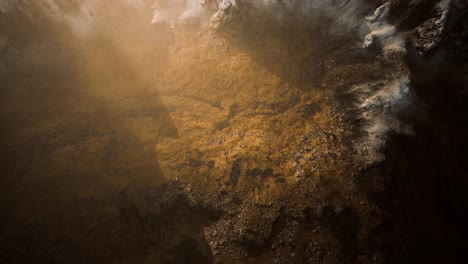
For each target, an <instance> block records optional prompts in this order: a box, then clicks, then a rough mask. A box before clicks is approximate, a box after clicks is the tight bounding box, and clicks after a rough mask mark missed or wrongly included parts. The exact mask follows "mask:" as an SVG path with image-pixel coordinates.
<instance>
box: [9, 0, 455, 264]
mask: <svg viewBox="0 0 468 264" xmlns="http://www.w3.org/2000/svg"><path fill="white" fill-rule="evenodd" d="M0 1H1V0H0ZM52 2H54V1H52ZM52 2H51V3H52ZM130 2H131V3H132V5H130V4H129V5H128V6H125V5H123V4H118V5H117V4H115V6H118V7H115V6H114V7H111V6H113V5H112V3H110V2H109V3H108V2H106V1H102V3H101V2H99V3H98V2H95V3H94V2H89V3H88V2H87V1H84V2H83V3H87V4H88V6H86V5H85V4H83V5H81V6H80V4H79V3H78V2H76V3H75V2H73V3H74V4H70V6H69V5H66V4H58V3H59V2H57V7H56V8H57V10H62V11H61V12H64V15H60V16H59V15H56V14H55V13H53V12H52V11H50V10H49V11H47V12H45V11H44V10H43V9H41V8H43V7H44V5H45V4H43V5H41V4H39V2H38V3H35V2H31V3H32V4H29V5H30V6H28V4H24V5H25V6H27V7H28V8H31V10H34V12H33V11H31V12H30V13H28V12H25V11H24V10H29V9H24V10H23V9H18V10H20V11H18V10H16V9H13V10H16V11H10V12H9V13H8V12H6V11H4V9H5V10H6V6H7V5H5V7H2V5H0V11H1V13H0V15H1V16H0V52H2V53H1V56H2V58H1V61H0V62H1V65H0V66H1V67H0V81H1V87H0V123H1V137H0V164H1V171H2V176H1V178H0V199H1V203H0V212H1V214H2V216H3V217H2V219H1V222H0V223H1V225H0V228H1V229H0V234H1V235H0V258H1V259H2V261H5V263H327V264H331V263H386V262H391V263H400V262H398V261H396V262H393V261H392V260H396V259H398V257H396V254H395V253H394V252H400V251H398V250H400V249H398V250H397V249H396V247H394V246H393V245H392V243H394V244H398V243H401V244H404V242H402V241H405V235H406V234H407V232H408V230H411V228H413V225H410V224H408V222H406V220H399V219H398V216H395V214H396V212H397V213H398V214H399V215H404V214H406V213H405V211H404V210H406V209H401V210H400V209H398V208H400V207H398V206H397V205H401V204H404V203H405V202H406V200H411V199H409V198H408V197H407V196H405V195H409V197H412V196H411V195H412V194H411V193H413V191H412V190H413V189H411V188H408V189H407V190H406V189H404V188H405V187H400V186H401V182H406V180H405V179H404V177H403V176H401V177H396V178H395V181H394V182H392V181H391V179H390V176H389V175H394V174H398V175H404V172H407V173H410V172H412V171H418V168H422V167H424V166H425V165H424V164H425V163H423V162H422V161H421V160H424V159H423V158H419V156H418V155H419V154H418V155H412V154H408V155H407V156H405V157H407V159H408V161H400V160H399V158H398V157H399V155H400V154H401V153H405V152H406V151H408V153H413V152H409V151H414V153H420V152H418V151H419V146H420V145H425V144H423V143H414V144H415V145H413V143H408V144H406V143H405V141H404V140H406V138H410V137H411V136H414V135H415V134H417V131H420V129H421V128H419V127H418V126H415V129H413V127H412V126H411V125H410V124H412V123H411V122H412V120H413V119H417V118H414V117H413V116H415V115H417V116H418V118H420V119H423V117H424V118H427V117H426V116H427V115H428V114H427V113H423V111H422V110H421V112H418V111H419V110H414V109H415V108H417V107H419V105H420V104H421V105H424V104H423V103H420V100H422V99H420V98H419V97H417V96H415V95H414V92H413V90H412V89H410V88H408V87H410V85H409V83H410V82H411V81H414V79H415V77H410V70H411V69H410V68H411V67H413V66H412V65H411V64H409V65H408V64H407V60H408V59H407V57H405V56H406V55H405V54H404V53H403V52H402V51H400V49H402V48H401V47H400V46H398V47H396V46H397V44H398V45H403V44H402V43H404V42H403V41H400V39H397V37H393V36H392V38H395V39H396V40H393V39H392V40H391V41H392V42H391V43H390V44H387V43H386V42H385V41H387V39H383V38H382V39H383V40H382V43H378V45H382V47H381V48H380V46H378V45H377V44H375V45H374V46H372V45H371V44H369V48H363V46H362V43H361V42H362V40H361V39H359V38H361V35H362V36H366V34H369V35H367V36H366V38H367V39H366V40H365V41H368V40H369V38H370V40H371V41H374V40H373V39H374V38H375V39H377V38H378V37H379V36H377V35H376V36H374V35H372V32H371V33H369V32H365V34H363V32H361V31H363V29H362V28H363V26H359V27H358V26H356V27H354V28H352V27H351V25H347V24H346V23H343V22H340V23H341V24H340V23H335V21H334V20H333V19H334V18H333V16H331V15H330V14H329V13H327V12H328V11H327V9H324V10H325V11H323V10H322V9H319V11H317V12H318V14H320V20H318V19H317V18H314V19H312V20H310V18H306V17H305V15H304V17H301V15H298V14H295V13H294V12H295V11H294V9H293V8H291V9H290V10H289V11H288V12H290V13H288V12H285V13H280V14H281V16H278V17H277V16H276V15H272V13H269V12H270V11H271V10H269V11H268V12H267V11H261V10H260V9H259V8H257V9H255V8H254V7H255V5H254V4H252V5H250V4H249V3H248V2H247V3H243V2H242V1H239V7H238V8H239V10H242V9H241V8H247V7H249V8H251V11H250V13H249V12H246V13H245V15H244V16H241V15H239V17H237V18H235V19H233V20H232V21H231V20H229V21H228V22H229V23H228V22H225V23H226V25H224V24H222V26H220V27H219V28H218V27H213V25H212V23H213V20H214V19H213V18H212V17H216V15H218V14H220V13H219V12H220V11H219V10H221V11H222V9H216V8H214V9H213V10H211V9H207V10H209V11H206V10H205V9H200V8H201V7H198V5H197V6H196V7H197V8H195V9H193V10H195V11H196V12H199V13H196V15H193V14H192V13H189V11H191V10H188V11H186V12H185V13H183V14H182V15H179V14H178V13H177V15H178V16H179V17H177V19H172V20H171V19H167V18H165V19H166V20H164V19H163V18H161V17H163V15H165V16H169V15H168V14H170V15H171V16H175V15H174V14H175V12H176V11H174V10H176V8H175V7H177V8H179V6H178V5H176V4H173V6H172V5H171V3H168V2H167V1H156V2H155V3H156V4H153V5H151V8H149V7H148V6H145V8H137V7H135V6H137V4H135V3H136V2H138V1H129V3H130ZM134 2H135V3H134ZM192 2H193V1H187V2H186V3H187V6H189V4H188V3H192ZM234 2H235V1H234ZM279 2H281V1H279ZM362 2H364V1H362ZM5 3H6V2H5ZM25 3H26V2H25ZM47 3H49V2H47ZM54 3H55V2H54ZM90 3H94V4H90ZM119 3H120V2H119ZM145 3H146V2H145ZM184 3H185V2H184ZM281 3H282V2H281ZM133 4H135V6H133ZM197 4H198V2H197ZM212 4H214V3H212ZM241 4H243V5H241ZM282 4H283V5H285V4H284V3H282ZM347 4H348V2H347V3H346V4H344V5H343V6H342V7H339V8H345V6H346V5H347ZM119 5H120V6H119ZM142 5H143V4H142ZM179 5H180V6H183V5H182V4H180V3H179ZM45 6H47V5H45ZM83 6H85V7H89V6H93V8H94V9H92V11H89V10H88V9H85V8H84V7H83ZM364 6H365V8H364V9H363V10H364V11H365V12H368V13H371V10H374V9H375V8H376V7H378V5H377V4H375V3H374V4H366V5H364ZM169 7H172V9H170V8H169ZM214 7H216V6H214ZM383 7H385V5H383ZM22 8H25V7H24V6H22ZM80 8H81V9H80ZM158 8H160V9H161V10H163V11H164V12H165V13H164V12H163V11H161V13H160V14H158V13H155V11H154V10H158ZM276 8H277V9H272V10H273V11H274V12H278V13H279V11H278V10H280V9H279V8H278V7H276ZM334 8H335V7H334ZM352 8H354V7H351V9H350V10H351V11H346V12H347V13H344V14H343V16H342V17H345V15H346V16H350V15H349V13H350V12H358V11H356V10H358V9H356V10H355V9H352ZM166 9H167V10H169V11H167V10H166ZM21 10H22V11H21ZM51 10H55V11H54V12H59V11H57V10H56V9H53V8H52V9H51ZM193 10H192V11H191V12H195V11H193ZM200 10H202V11H200ZM333 10H335V9H333ZM336 10H341V9H338V8H336ZM346 10H347V9H346ZM229 11H230V12H234V11H232V10H229ZM364 11H359V12H362V13H364ZM35 12H37V14H36V13H35ZM41 12H43V13H41ZM48 12H49V13H48ZM50 12H52V14H53V15H56V16H57V17H59V18H60V19H59V20H58V21H59V22H56V21H53V20H51V19H50V16H52V15H51V14H50ZM171 12H172V13H171ZM206 12H208V13H206ZM215 12H217V13H215ZM226 12H227V11H226ZM239 12H240V11H239ZM281 12H283V11H281ZM314 12H315V11H314ZM334 12H335V11H334ZM336 12H338V11H336ZM340 12H341V11H340ZM377 12H378V11H376V14H375V16H376V17H377V16H378V13H377ZM38 14H42V15H38ZM77 14H79V15H80V16H78V15H77ZM83 14H84V15H83ZM213 14H214V15H213ZM229 14H231V13H229ZM233 14H236V13H233ZM273 14H274V13H273ZM224 15H226V14H224ZM83 17H85V18H87V17H91V18H92V19H91V20H89V21H92V24H89V23H91V22H89V21H88V20H80V19H82V18H83ZM32 18H34V19H32ZM171 18H172V17H171ZM210 19H211V20H210ZM343 19H344V18H343ZM318 21H320V23H317V22H318ZM350 21H351V20H350ZM352 21H354V20H352ZM363 21H364V20H363ZM366 21H368V22H366V23H368V24H367V25H369V28H370V30H374V29H373V28H372V27H373V24H372V23H373V22H372V19H369V18H368V19H367V20H366ZM369 21H370V22H369ZM210 23H211V24H210ZM363 25H366V24H364V23H363ZM391 29H392V30H393V28H391ZM376 34H377V33H376ZM369 36H370V37H369ZM3 39H5V40H3ZM362 39H364V38H362ZM2 41H4V42H5V43H6V44H3V42H2ZM376 42H377V41H376ZM356 43H359V45H358V44H356ZM395 43H396V44H395ZM2 45H4V46H2ZM365 45H367V44H365ZM415 83H417V84H418V85H419V84H420V83H422V82H415ZM418 109H419V108H418ZM424 111H426V110H424ZM402 113H403V114H402ZM414 113H416V114H414ZM397 119H398V120H397ZM400 119H401V120H400ZM417 120H418V119H417ZM438 122H442V121H438ZM422 123H424V122H422ZM437 126H438V124H437ZM434 133H435V134H436V133H439V132H434ZM441 133H442V132H441ZM397 134H398V135H399V134H403V135H404V136H399V137H401V138H403V139H400V138H399V137H396V136H394V135H397ZM394 137H395V138H394ZM434 137H436V136H434ZM425 140H426V139H425ZM427 140H429V139H427ZM430 140H433V139H432V138H430ZM387 142H390V143H392V142H396V143H395V144H394V145H397V144H398V146H399V144H401V145H402V146H405V145H406V146H408V150H402V149H399V148H397V147H392V148H389V149H388V150H387V148H386V144H387ZM416 142H418V141H417V140H416ZM421 142H425V141H423V140H421ZM418 144H420V145H418ZM441 144H442V143H441ZM447 144H448V143H447ZM394 145H393V146H394ZM443 146H445V145H443ZM402 148H403V149H404V147H402ZM440 148H441V149H443V148H444V147H440ZM431 151H432V150H431ZM434 152H436V151H435V150H434ZM421 153H422V152H421ZM425 153H432V152H430V151H427V152H425ZM401 155H403V154H401ZM421 155H422V154H421ZM424 155H432V154H424ZM413 156H414V157H415V160H416V161H414V162H413V163H415V164H418V166H419V167H415V168H412V167H411V164H412V161H411V160H410V159H409V158H408V157H413ZM430 157H433V156H430ZM434 157H435V156H434ZM402 159H403V158H402ZM431 159H432V158H431ZM433 159H434V160H436V158H433ZM385 160H386V161H385ZM383 161H385V162H387V163H381V162H383ZM456 168H458V167H456ZM454 170H455V169H454ZM427 171H429V169H428V170H427ZM392 173H394V174H392ZM418 173H420V174H421V175H424V174H425V173H426V170H420V172H418ZM420 174H417V175H420ZM422 177H423V176H422ZM418 179H420V178H418ZM415 181H417V180H415ZM395 186H396V187H395ZM404 186H406V185H404ZM410 186H413V185H410ZM415 186H419V185H417V184H415ZM424 186H426V185H424ZM426 187H427V186H426ZM426 187H424V188H426ZM418 188H419V187H418ZM427 188H430V187H427ZM398 192H401V193H404V195H403V194H402V196H401V197H404V198H401V199H400V198H398V199H394V200H392V199H393V198H392V197H394V196H392V195H395V193H398ZM428 196H429V195H428ZM389 197H390V198H389ZM415 197H417V198H415V199H414V200H417V199H422V200H424V199H425V197H426V196H424V195H422V196H415ZM421 197H422V198H421ZM407 198H408V199H407ZM392 201H393V202H392ZM412 203H415V204H417V206H419V203H416V202H412ZM412 203H411V204H412ZM389 204H390V205H389ZM394 204H396V205H394ZM417 206H416V205H415V206H414V207H415V208H419V207H417ZM395 208H397V209H395ZM402 208H403V207H402ZM409 208H410V207H409ZM408 210H410V209H408ZM416 211H417V210H415V212H416ZM433 212H435V211H432V210H431V211H429V213H428V214H433V215H437V214H436V213H433ZM415 214H417V213H415ZM415 218H417V219H425V216H419V215H417V216H415ZM402 219H406V218H402ZM432 219H433V220H431V221H429V222H431V224H432V223H435V224H434V225H437V224H439V222H443V220H442V219H440V218H438V217H434V218H432ZM394 223H398V224H394ZM400 227H401V229H402V230H403V231H400V230H399V229H398V228H400ZM444 228H445V229H444ZM395 230H396V231H395ZM392 232H393V234H396V235H394V236H392V237H391V234H392ZM400 232H401V233H400ZM418 232H419V233H421V232H424V231H422V229H421V230H419V231H418ZM419 233H418V234H419ZM434 233H435V234H434V235H433V237H431V239H438V238H440V237H444V236H445V235H444V234H450V235H452V236H453V237H454V238H453V240H451V241H457V240H456V239H458V238H457V237H458V235H457V234H456V232H454V231H452V230H451V229H450V228H449V227H448V226H445V225H444V226H443V227H441V231H440V234H439V233H437V232H434ZM447 236H448V235H447ZM408 237H411V236H408ZM429 241H430V240H429ZM454 243H455V242H453V243H452V242H447V243H446V245H445V247H443V249H442V250H443V252H448V253H447V254H449V253H453V252H455V251H456V250H455V249H453V248H452V246H453V244H454ZM405 245H406V244H405ZM408 247H409V248H412V247H413V244H408ZM415 248H417V247H415ZM418 250H419V248H418ZM402 252H404V250H402ZM415 252H418V251H415ZM408 256H410V257H408V258H406V259H412V257H413V255H408ZM0 262H1V261H0ZM404 263H406V262H404ZM413 263H415V262H413Z"/></svg>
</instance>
